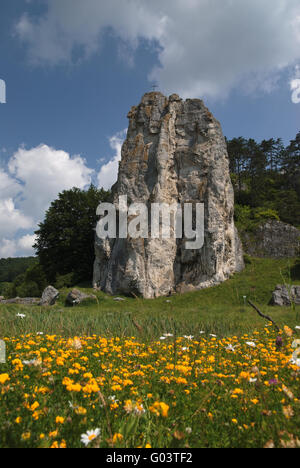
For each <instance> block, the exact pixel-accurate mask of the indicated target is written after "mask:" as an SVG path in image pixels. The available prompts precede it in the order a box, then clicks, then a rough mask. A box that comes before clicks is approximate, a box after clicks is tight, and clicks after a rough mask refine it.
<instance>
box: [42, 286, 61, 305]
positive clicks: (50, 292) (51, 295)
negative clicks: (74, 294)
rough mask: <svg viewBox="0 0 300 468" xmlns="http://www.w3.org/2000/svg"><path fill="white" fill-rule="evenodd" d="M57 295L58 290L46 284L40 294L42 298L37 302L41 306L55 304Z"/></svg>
mask: <svg viewBox="0 0 300 468" xmlns="http://www.w3.org/2000/svg"><path fill="white" fill-rule="evenodd" d="M58 296H59V291H57V289H55V288H54V287H53V286H48V287H47V288H46V289H45V290H44V292H43V295H42V299H41V301H40V303H39V305H41V306H52V305H54V304H55V302H56V301H57V299H58Z"/></svg>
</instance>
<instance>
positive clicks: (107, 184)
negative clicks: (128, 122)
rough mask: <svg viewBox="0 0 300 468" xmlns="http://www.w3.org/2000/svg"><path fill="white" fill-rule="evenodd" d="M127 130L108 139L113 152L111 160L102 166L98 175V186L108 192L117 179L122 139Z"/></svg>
mask: <svg viewBox="0 0 300 468" xmlns="http://www.w3.org/2000/svg"><path fill="white" fill-rule="evenodd" d="M126 133H127V129H126V130H123V131H121V132H118V133H117V134H116V135H114V136H113V137H111V138H110V139H109V143H110V146H111V148H112V149H113V150H114V151H115V155H114V156H113V158H112V159H111V160H110V161H109V162H108V163H107V164H104V165H103V166H102V167H101V169H100V172H99V174H98V177H97V179H98V186H99V187H100V188H104V189H105V190H109V189H110V188H111V187H112V185H113V184H114V183H115V182H116V181H117V179H118V171H119V161H121V149H122V144H123V142H124V139H125V138H126Z"/></svg>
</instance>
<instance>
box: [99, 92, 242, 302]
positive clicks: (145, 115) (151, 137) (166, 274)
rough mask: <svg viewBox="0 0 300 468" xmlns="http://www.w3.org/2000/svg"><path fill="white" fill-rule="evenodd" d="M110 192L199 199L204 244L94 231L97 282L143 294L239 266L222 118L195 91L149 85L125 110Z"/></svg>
mask: <svg viewBox="0 0 300 468" xmlns="http://www.w3.org/2000/svg"><path fill="white" fill-rule="evenodd" d="M128 117H129V121H130V122H129V129H128V133H127V138H126V141H125V142H124V144H123V147H122V159H121V162H120V166H119V175H118V181H117V183H116V184H115V185H114V187H113V200H114V204H115V205H116V207H117V208H118V200H119V196H120V195H127V197H128V204H131V203H135V202H136V203H145V204H147V206H148V209H149V212H150V205H151V204H152V203H166V204H169V205H172V204H173V203H177V204H181V205H183V204H184V203H188V202H189V203H203V204H204V215H205V238H204V245H203V247H202V248H201V249H194V250H188V249H186V248H185V246H186V244H185V242H186V239H185V238H182V239H176V238H174V236H173V237H171V238H170V239H164V238H158V239H157V238H153V237H151V236H149V237H148V238H138V239H134V238H131V237H129V236H128V237H127V238H125V239H122V238H116V239H105V240H104V239H100V238H98V237H97V236H96V245H95V250H96V260H95V265H94V287H95V288H100V289H102V290H104V291H106V292H108V293H110V294H125V295H126V294H132V293H134V294H136V295H142V296H143V297H146V298H153V297H157V296H163V295H168V294H170V293H172V292H174V291H178V292H185V291H191V290H194V289H201V288H205V287H210V286H213V285H216V284H218V283H220V282H222V281H224V280H226V279H227V278H229V277H230V275H232V274H233V273H234V272H235V271H237V270H241V269H242V268H243V253H242V247H241V243H240V240H239V239H238V235H237V231H236V229H235V226H234V220H233V214H234V193H233V188H232V184H231V180H230V174H229V163H228V155H227V149H226V143H225V139H224V136H223V133H222V130H221V126H220V123H219V122H218V121H217V120H216V119H215V118H214V117H213V115H212V114H211V113H210V112H209V110H208V109H207V108H206V107H205V105H204V103H203V101H201V100H200V99H187V100H186V101H184V100H182V99H180V98H179V96H178V95H176V94H174V95H172V96H170V97H169V98H167V97H165V96H164V95H163V94H161V93H159V92H152V93H147V94H145V95H144V96H143V98H142V101H141V103H140V104H139V106H137V107H133V108H132V109H131V111H130V112H129V114H128Z"/></svg>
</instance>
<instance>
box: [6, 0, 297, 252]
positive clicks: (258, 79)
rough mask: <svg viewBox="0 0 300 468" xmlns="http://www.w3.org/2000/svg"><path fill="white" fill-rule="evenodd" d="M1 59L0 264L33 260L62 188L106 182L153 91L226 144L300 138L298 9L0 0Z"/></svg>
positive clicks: (220, 2)
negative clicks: (132, 113)
mask: <svg viewBox="0 0 300 468" xmlns="http://www.w3.org/2000/svg"><path fill="white" fill-rule="evenodd" d="M0 59H1V61H0V79H2V80H4V81H5V83H6V87H7V94H6V104H0V122H1V131H0V257H7V256H18V255H29V254H30V253H32V242H33V232H34V230H35V229H36V226H37V223H38V222H39V221H41V220H42V219H43V214H44V212H45V210H46V209H47V208H48V207H49V204H50V202H51V201H52V200H53V199H54V198H55V197H56V196H57V194H58V193H59V192H60V191H61V190H64V189H68V188H71V187H72V186H73V185H77V186H79V187H81V188H84V187H86V186H87V185H88V184H89V183H90V182H91V181H93V182H94V183H96V184H100V185H104V186H105V187H106V188H107V187H108V186H110V184H112V183H113V182H114V180H115V178H116V173H117V165H118V164H117V163H118V159H119V158H120V149H121V144H122V140H123V139H124V136H125V133H124V129H126V127H127V117H126V116H127V113H128V111H129V110H130V107H131V106H132V105H136V104H138V103H139V101H140V99H141V97H142V95H143V94H144V93H145V92H147V91H149V90H151V85H152V84H153V83H154V82H157V84H158V86H159V90H161V91H162V92H163V93H165V94H166V95H168V94H171V93H173V92H176V93H178V94H180V95H181V96H182V97H184V98H188V97H190V98H195V97H200V98H202V99H204V101H205V103H206V105H207V106H208V107H209V108H210V110H211V111H212V112H213V113H214V115H215V116H216V117H217V118H218V119H219V120H220V121H221V124H222V127H223V131H224V134H225V135H226V136H227V137H228V138H232V137H235V136H244V137H252V138H255V139H257V140H262V139H268V138H271V137H276V138H277V137H281V138H282V139H283V141H284V142H285V143H286V144H287V143H288V142H289V140H291V139H292V138H294V137H295V135H296V133H297V132H298V131H299V130H300V125H299V122H300V102H298V101H299V96H300V92H299V94H297V89H298V87H299V89H300V68H299V65H300V1H299V0H286V1H285V0H272V1H271V0H264V1H261V0H243V1H241V0H209V1H208V0H160V1H158V0H147V1H146V0H110V1H109V2H107V1H106V0H105V1H104V0H85V1H83V0H13V1H11V0H2V1H1V4H0ZM292 88H293V89H292ZM293 90H294V93H293V99H292V92H293ZM293 101H294V102H293Z"/></svg>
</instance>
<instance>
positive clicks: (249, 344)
mask: <svg viewBox="0 0 300 468" xmlns="http://www.w3.org/2000/svg"><path fill="white" fill-rule="evenodd" d="M246 345H248V346H250V348H256V344H255V343H254V341H246Z"/></svg>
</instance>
